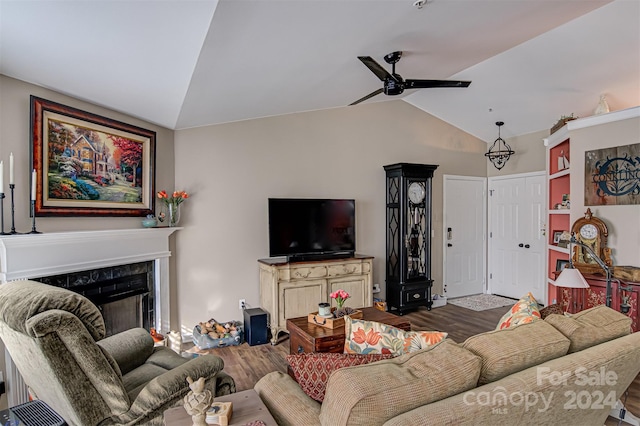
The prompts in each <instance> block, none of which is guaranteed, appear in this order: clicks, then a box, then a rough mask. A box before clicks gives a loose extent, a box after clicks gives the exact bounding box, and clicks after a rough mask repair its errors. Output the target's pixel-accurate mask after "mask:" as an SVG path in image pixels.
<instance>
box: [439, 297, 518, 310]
mask: <svg viewBox="0 0 640 426" xmlns="http://www.w3.org/2000/svg"><path fill="white" fill-rule="evenodd" d="M516 302H517V300H516V299H509V298H508V297H502V296H494V295H493V294H476V295H475V296H467V297H458V298H456V299H448V300H447V303H451V304H452V305H456V306H460V307H462V308H467V309H471V310H473V311H486V310H487V309H495V308H499V307H501V306H511V305H513V304H514V303H516Z"/></svg>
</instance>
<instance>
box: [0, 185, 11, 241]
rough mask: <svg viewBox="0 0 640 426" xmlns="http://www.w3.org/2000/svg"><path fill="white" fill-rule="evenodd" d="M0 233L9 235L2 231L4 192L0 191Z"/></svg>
mask: <svg viewBox="0 0 640 426" xmlns="http://www.w3.org/2000/svg"><path fill="white" fill-rule="evenodd" d="M0 235H9V233H8V232H4V192H0Z"/></svg>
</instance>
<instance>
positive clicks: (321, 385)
mask: <svg viewBox="0 0 640 426" xmlns="http://www.w3.org/2000/svg"><path fill="white" fill-rule="evenodd" d="M389 358H393V355H391V354H369V355H358V354H337V353H313V354H299V355H287V362H288V363H289V365H290V366H291V370H293V375H294V376H295V378H296V381H297V382H298V384H299V385H300V387H301V388H302V390H303V391H304V393H306V394H307V395H309V396H310V397H311V398H313V399H315V400H316V401H318V402H322V401H323V400H324V393H325V390H326V388H327V381H328V380H329V376H330V375H331V373H333V372H334V371H335V370H337V369H338V368H343V367H350V366H354V365H362V364H368V363H370V362H374V361H380V360H383V359H389Z"/></svg>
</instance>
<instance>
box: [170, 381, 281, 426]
mask: <svg viewBox="0 0 640 426" xmlns="http://www.w3.org/2000/svg"><path fill="white" fill-rule="evenodd" d="M215 400H216V401H219V402H232V403H233V412H232V414H231V422H230V423H229V426H233V425H244V424H247V423H249V422H252V421H255V420H261V421H263V422H264V423H265V424H266V425H269V426H271V425H275V424H277V423H276V421H275V419H274V418H273V417H272V416H271V413H270V412H269V410H268V409H267V407H266V406H265V405H264V403H263V402H262V400H261V399H260V396H259V395H258V394H257V393H256V391H254V390H253V389H249V390H246V391H242V392H238V393H232V394H231V395H225V396H217V397H215ZM164 424H165V426H191V425H193V422H192V421H191V416H190V415H189V414H187V412H186V411H185V409H184V407H182V406H179V407H174V408H170V409H168V410H167V411H165V412H164Z"/></svg>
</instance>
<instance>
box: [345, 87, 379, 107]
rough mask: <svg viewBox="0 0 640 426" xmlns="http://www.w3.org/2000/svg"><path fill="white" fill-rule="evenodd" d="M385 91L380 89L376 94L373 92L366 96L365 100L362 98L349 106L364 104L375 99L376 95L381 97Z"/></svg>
mask: <svg viewBox="0 0 640 426" xmlns="http://www.w3.org/2000/svg"><path fill="white" fill-rule="evenodd" d="M382 92H383V90H382V89H378V90H376V91H375V92H371V93H369V94H368V95H367V96H365V97H364V98H360V99H358V100H357V101H355V102H354V103H351V104H349V106H351V105H355V104H359V103H360V102H364V101H366V100H367V99H369V98H373V97H374V96H375V95H379V94H380V93H382Z"/></svg>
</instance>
